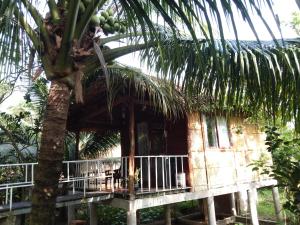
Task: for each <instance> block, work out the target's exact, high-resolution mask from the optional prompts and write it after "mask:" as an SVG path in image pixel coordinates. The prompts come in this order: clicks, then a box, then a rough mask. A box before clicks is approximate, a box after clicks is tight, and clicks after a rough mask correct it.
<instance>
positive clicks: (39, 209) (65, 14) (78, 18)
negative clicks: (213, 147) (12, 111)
mask: <svg viewBox="0 0 300 225" xmlns="http://www.w3.org/2000/svg"><path fill="white" fill-rule="evenodd" d="M265 2H267V6H269V8H270V10H271V11H272V5H271V0H265ZM0 3H1V5H0V19H1V24H0V32H1V34H0V48H1V54H0V62H1V63H2V66H5V67H6V68H7V70H6V72H7V71H14V70H17V69H18V68H19V66H18V65H19V64H20V62H22V65H23V64H24V65H28V68H27V70H28V71H27V72H28V73H29V74H31V71H32V68H33V61H34V60H36V61H38V62H39V64H40V65H41V68H42V70H43V71H44V73H45V75H46V77H47V79H48V80H50V81H51V87H50V91H49V95H48V100H47V108H46V112H45V117H44V122H43V132H42V137H41V145H40V150H39V157H38V162H39V165H38V169H37V170H36V171H37V173H36V177H35V187H34V191H33V197H32V213H31V224H32V225H35V224H53V218H54V208H55V199H56V190H57V184H58V177H59V174H60V171H61V167H62V159H63V153H64V152H63V143H64V138H65V130H66V121H67V116H68V109H69V102H70V98H71V96H72V93H74V94H75V98H76V100H77V102H82V95H81V92H82V87H81V80H82V78H83V77H85V76H88V75H89V74H91V73H93V72H95V70H98V71H100V72H101V73H102V74H103V75H104V76H105V77H106V79H107V80H109V78H110V74H109V70H108V69H107V63H109V62H111V61H113V60H114V59H116V58H118V57H120V56H123V55H126V54H128V53H132V52H136V51H142V52H141V54H142V57H143V59H145V60H146V62H147V63H148V65H151V66H155V68H157V70H158V71H160V72H162V73H161V74H162V75H163V76H164V78H170V79H171V81H173V83H174V84H178V85H180V86H182V87H183V88H184V89H185V90H186V91H187V93H191V90H196V91H197V94H198V93H199V94H202V93H204V94H209V95H211V96H212V97H213V98H215V100H219V102H220V104H225V103H226V104H229V105H231V106H233V105H235V104H239V105H243V104H242V103H244V102H246V103H248V102H247V101H252V100H253V98H254V100H255V98H256V97H257V96H258V97H259V101H258V102H259V103H261V102H264V101H265V100H269V99H271V103H270V104H272V103H274V104H277V103H276V102H277V99H275V98H273V99H272V98H267V96H268V95H267V94H265V93H264V90H263V88H264V87H268V86H269V84H270V82H271V83H272V80H274V79H275V80H276V84H275V87H274V88H275V89H276V87H280V85H281V84H282V83H283V82H287V83H289V82H290V81H283V80H280V79H279V81H278V78H279V77H280V75H282V71H281V70H282V68H281V66H278V65H277V64H278V63H281V62H279V61H281V60H278V59H277V57H278V55H280V56H281V58H280V59H282V60H283V64H284V65H283V66H282V67H283V69H284V70H286V69H288V68H291V66H290V64H291V63H294V64H297V63H298V61H297V60H296V58H297V57H296V56H295V57H294V61H293V62H291V61H290V60H289V57H288V56H286V55H287V53H286V52H285V50H284V46H283V47H282V48H281V47H278V42H276V41H275V43H272V45H271V49H273V51H271V50H270V49H269V48H266V50H261V49H262V47H263V46H262V44H261V43H259V44H256V45H255V46H254V47H248V45H247V43H246V44H244V45H242V44H241V42H240V41H239V40H238V36H237V30H236V29H235V19H234V16H233V8H235V7H236V8H237V9H238V11H239V12H240V13H241V15H242V16H243V18H244V20H245V21H247V22H248V23H249V25H250V27H251V28H252V29H253V31H254V33H255V34H256V32H255V29H254V25H253V23H252V21H251V18H250V15H249V13H248V10H249V9H250V8H251V9H254V11H256V12H257V14H258V15H259V16H261V18H262V21H263V22H265V20H264V18H263V17H262V15H261V12H260V7H261V3H260V1H249V2H246V1H240V0H234V1H227V0H221V1H219V2H218V3H217V1H214V0H191V1H183V0H182V1H181V0H178V1H174V0H164V1H157V0H149V1H143V0H118V1H112V0H82V1H80V0H57V1H56V0H48V1H47V9H48V13H47V14H45V16H43V15H41V14H40V13H39V10H38V8H37V5H38V3H39V1H36V2H33V1H29V0H16V1H10V0H1V1H0ZM222 13H224V14H225V15H226V16H227V18H228V21H229V23H231V25H232V27H233V28H234V32H235V34H236V40H235V42H227V41H226V40H225V38H224V32H223V24H222V16H221V14H222ZM157 18H158V19H157ZM153 21H157V22H158V23H160V24H163V25H159V24H156V23H155V22H153ZM213 21H214V22H213ZM204 24H205V25H204ZM182 26H183V27H184V29H185V31H186V32H187V33H188V34H189V35H190V36H191V38H189V37H186V36H184V35H181V33H180V32H179V30H180V28H181V27H182ZM214 26H216V27H217V29H218V30H219V33H220V36H219V37H220V40H219V41H216V36H215V34H214V33H213V27H214ZM196 30H199V31H200V33H201V37H202V38H201V40H198V38H199V37H198V36H197V34H198V33H197V32H196ZM114 32H116V34H113V33H114ZM256 36H257V34H256ZM124 40H125V42H124ZM116 41H117V42H118V41H120V42H122V41H123V43H125V44H124V45H123V46H121V47H116V48H111V47H109V46H108V45H109V43H112V42H116ZM291 48H292V50H293V51H291V53H290V55H291V54H295V53H296V54H297V49H296V50H295V51H294V45H292V47H291ZM291 48H290V49H291ZM265 63H269V65H270V67H271V70H272V71H275V72H273V73H272V72H268V75H270V81H269V80H267V81H265V82H261V80H263V81H264V80H265V78H266V77H267V76H260V75H261V74H262V73H261V72H262V71H260V69H262V68H264V67H263V66H262V65H265ZM229 65H230V66H229ZM286 65H287V67H286ZM253 66H254V74H255V75H256V76H257V77H256V79H252V78H249V77H250V76H253V75H252V72H253V68H252V67H253ZM272 68H275V69H272ZM99 69H100V70H99ZM277 70H278V71H277ZM40 71H41V70H39V71H38V72H36V73H35V74H34V77H36V76H38V75H39V73H40ZM235 72H237V73H235ZM296 73H297V74H298V72H297V71H296ZM6 74H7V73H6ZM289 74H292V75H294V77H293V80H295V79H294V78H295V77H296V76H295V71H290V73H289ZM183 75H184V77H183ZM288 79H289V78H288ZM297 79H298V78H297ZM277 81H278V82H277ZM107 83H108V84H109V82H107ZM258 83H259V84H260V85H259V88H258V89H259V90H258V91H256V92H254V93H253V95H252V94H251V93H249V92H250V91H249V90H250V89H251V88H253V87H255V86H256V85H257V84H258ZM289 85H292V84H289ZM284 87H285V88H286V86H284ZM289 87H290V86H288V87H287V88H289ZM240 88H242V89H241V90H240ZM297 90H299V89H298V86H297V87H296V88H294V86H293V89H292V90H289V89H287V90H286V91H284V92H283V93H284V96H281V92H280V91H278V93H279V92H280V93H279V94H280V96H279V97H282V98H281V99H283V100H284V99H285V98H287V97H290V96H292V97H295V98H296V99H295V103H297V102H298V100H297V99H298V98H299V97H296V96H297V95H295V92H297ZM276 93H277V92H276ZM223 94H230V95H228V96H234V97H228V98H226V99H224V97H223ZM231 94H233V95H231ZM276 97H277V95H276ZM244 98H245V100H243V99H244ZM241 99H242V100H241ZM252 102H253V101H252ZM246 103H245V104H246ZM283 103H284V102H283V101H282V104H283ZM291 105H292V106H293V104H291ZM299 105H300V104H299ZM272 107H273V105H272ZM272 107H271V108H272ZM273 108H275V107H273ZM294 111H295V113H297V114H300V113H299V112H300V111H299V110H297V109H296V110H294Z"/></svg>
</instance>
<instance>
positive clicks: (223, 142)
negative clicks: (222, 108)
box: [217, 117, 230, 148]
mask: <svg viewBox="0 0 300 225" xmlns="http://www.w3.org/2000/svg"><path fill="white" fill-rule="evenodd" d="M217 124H218V137H219V147H220V148H229V147H230V141H229V132H228V127H227V121H226V119H225V118H224V117H217Z"/></svg>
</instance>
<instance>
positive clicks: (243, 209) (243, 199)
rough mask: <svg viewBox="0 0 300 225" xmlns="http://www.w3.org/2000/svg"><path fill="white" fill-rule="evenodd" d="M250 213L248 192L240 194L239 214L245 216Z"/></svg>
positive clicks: (240, 192)
mask: <svg viewBox="0 0 300 225" xmlns="http://www.w3.org/2000/svg"><path fill="white" fill-rule="evenodd" d="M247 211H248V197H247V191H239V192H238V214H239V215H245V214H246V213H247Z"/></svg>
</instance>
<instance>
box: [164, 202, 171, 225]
mask: <svg viewBox="0 0 300 225" xmlns="http://www.w3.org/2000/svg"><path fill="white" fill-rule="evenodd" d="M171 223H172V219H171V205H165V225H171Z"/></svg>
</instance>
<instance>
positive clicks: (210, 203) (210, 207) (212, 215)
mask: <svg viewBox="0 0 300 225" xmlns="http://www.w3.org/2000/svg"><path fill="white" fill-rule="evenodd" d="M207 211H208V224H209V225H217V220H216V211H215V202H214V197H213V196H211V197H208V198H207Z"/></svg>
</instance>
